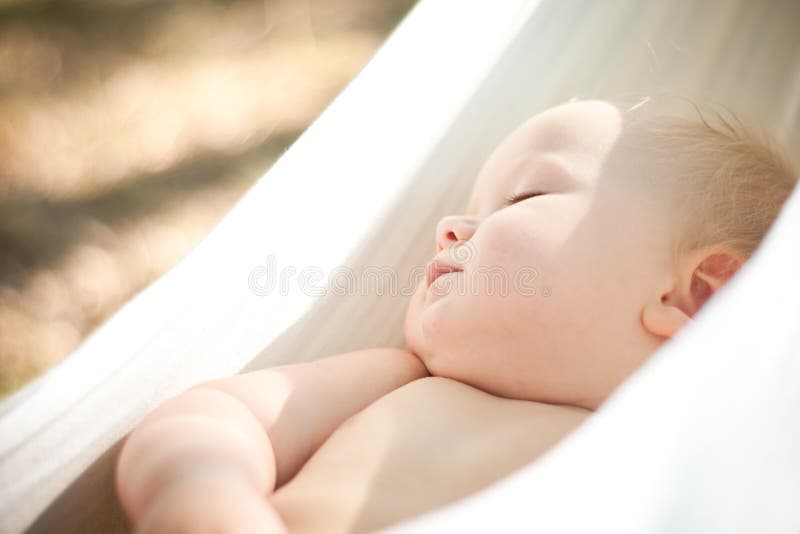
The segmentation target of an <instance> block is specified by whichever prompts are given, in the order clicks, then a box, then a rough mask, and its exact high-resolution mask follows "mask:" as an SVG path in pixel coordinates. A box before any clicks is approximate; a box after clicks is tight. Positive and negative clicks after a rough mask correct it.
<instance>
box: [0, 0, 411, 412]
mask: <svg viewBox="0 0 800 534" xmlns="http://www.w3.org/2000/svg"><path fill="white" fill-rule="evenodd" d="M413 3H414V1H413V0H374V1H369V2H365V1H363V0H360V1H359V0H316V1H314V0H266V1H265V0H258V1H251V0H224V1H223V0H215V1H211V0H184V1H180V0H176V1H154V0H82V1H81V0H60V1H58V0H49V1H35V0H28V1H22V0H18V1H13V0H0V397H2V396H5V395H8V394H9V393H10V392H12V391H14V390H15V389H17V388H19V387H20V386H21V385H23V384H24V383H26V382H27V381H29V380H30V379H31V378H33V377H35V376H36V375H38V374H40V373H41V372H43V371H44V370H46V369H48V368H49V367H51V366H52V365H54V364H55V363H57V362H59V361H60V360H62V359H63V358H64V357H65V356H67V355H68V354H69V353H70V352H71V351H72V350H73V349H75V347H76V346H77V345H78V344H79V343H80V342H81V341H82V340H83V339H84V338H85V337H86V336H87V335H88V334H89V333H91V332H92V330H93V329H95V328H97V326H98V325H100V324H101V323H102V322H103V321H104V320H105V319H106V318H107V317H108V316H109V315H110V314H111V313H113V312H114V311H115V310H117V309H118V308H119V307H120V306H121V305H122V304H123V303H124V302H125V301H126V300H128V299H129V298H130V297H132V296H133V295H134V294H135V293H136V292H138V291H140V290H141V289H142V288H144V287H145V286H147V285H148V284H149V283H150V282H152V281H153V280H154V279H155V278H156V277H158V276H159V275H160V274H162V273H164V272H165V271H166V270H168V269H169V268H170V267H171V266H172V265H174V264H175V263H176V262H177V261H178V260H179V259H180V258H181V257H182V256H184V255H185V254H186V253H187V252H188V251H189V249H190V248H192V247H193V246H194V245H195V244H196V243H197V242H198V241H199V240H200V239H201V238H202V237H203V236H204V235H205V234H206V233H208V231H209V230H210V229H211V228H212V227H213V226H214V224H215V223H216V222H217V221H218V220H219V219H220V218H221V217H222V216H223V215H224V214H225V213H226V212H227V211H228V210H229V209H230V208H231V207H232V206H233V205H234V203H235V202H236V201H237V200H238V199H239V198H240V197H241V196H242V195H243V194H244V192H245V191H246V190H247V189H248V188H249V187H250V186H251V185H252V184H253V183H254V182H255V181H256V180H257V179H258V178H259V177H260V176H261V175H262V174H263V173H264V172H265V171H266V170H267V169H268V168H269V167H270V165H271V164H272V163H273V162H274V161H275V159H276V158H277V157H278V156H279V155H280V154H281V153H282V151H283V150H285V149H286V148H287V147H288V146H289V145H290V144H291V143H292V141H294V139H296V138H297V136H298V135H299V134H300V133H301V132H302V131H303V130H304V129H305V128H306V127H307V126H308V124H309V123H310V122H311V121H312V120H313V119H314V118H315V117H316V116H317V115H318V114H319V113H320V112H321V111H322V110H323V109H324V108H325V106H326V105H327V104H328V103H329V102H330V101H331V100H332V99H333V97H335V96H336V94H337V93H338V92H339V91H340V90H341V89H342V88H343V87H344V85H345V84H346V83H347V82H348V81H349V80H350V79H352V77H353V76H354V75H355V74H356V73H357V72H358V70H359V69H360V68H361V67H363V65H364V64H366V62H367V61H368V60H369V58H370V57H371V56H372V54H373V53H374V52H375V51H376V49H377V48H378V46H379V45H380V44H381V43H382V42H383V40H384V39H385V38H386V36H387V35H388V33H389V32H390V31H391V30H392V29H393V28H394V27H395V26H396V25H397V23H398V22H399V21H400V19H401V18H402V17H403V16H404V15H405V14H406V13H407V12H408V10H409V9H410V8H411V6H412V5H413Z"/></svg>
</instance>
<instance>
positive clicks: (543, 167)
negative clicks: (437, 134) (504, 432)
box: [406, 101, 674, 408]
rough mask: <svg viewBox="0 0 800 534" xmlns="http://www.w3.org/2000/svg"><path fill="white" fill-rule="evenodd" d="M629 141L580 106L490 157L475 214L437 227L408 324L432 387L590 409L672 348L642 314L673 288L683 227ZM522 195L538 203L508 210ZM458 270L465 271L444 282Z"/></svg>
mask: <svg viewBox="0 0 800 534" xmlns="http://www.w3.org/2000/svg"><path fill="white" fill-rule="evenodd" d="M623 132H624V129H623V117H622V115H621V113H620V112H619V110H618V109H617V108H616V107H614V106H612V105H611V104H608V103H604V102H597V101H589V102H578V103H571V104H565V105H561V106H558V107H556V108H552V109H550V110H547V111H545V112H543V113H541V114H539V115H537V116H535V117H533V118H532V119H529V120H528V121H527V122H525V123H524V124H523V125H522V126H520V127H519V128H518V129H517V130H516V131H514V132H513V133H512V134H511V135H510V136H509V137H508V138H507V139H506V140H505V141H504V142H503V143H502V144H501V145H500V146H499V147H498V148H497V149H496V150H495V151H494V153H492V155H491V156H490V158H489V159H488V160H487V162H486V163H485V165H484V167H483V168H482V170H481V172H480V174H479V176H478V178H477V181H476V184H475V187H474V189H473V193H472V198H471V200H470V204H469V208H468V213H467V214H466V215H459V216H450V217H446V218H444V219H443V220H442V221H441V222H440V224H439V227H438V228H437V232H436V236H435V238H436V244H437V250H439V253H438V254H437V255H436V258H438V259H440V260H443V263H441V264H438V265H437V266H438V267H440V269H438V270H437V269H435V268H433V269H431V270H430V275H431V276H429V277H428V278H427V279H426V280H423V281H422V282H421V283H420V286H419V287H418V289H417V292H416V293H415V295H414V297H413V298H412V301H411V303H410V304H409V308H408V312H407V315H406V341H407V343H408V345H409V347H410V348H411V349H412V350H413V351H414V352H415V353H417V354H418V355H419V356H420V357H421V358H422V360H423V361H424V362H425V364H426V366H427V367H428V369H429V371H430V372H431V373H432V374H433V375H437V376H445V377H450V378H453V379H456V380H459V381H461V382H464V383H467V384H470V385H473V386H475V387H478V388H481V389H483V390H485V391H488V392H490V393H493V394H496V395H500V396H505V397H512V398H522V399H529V400H538V401H544V402H553V403H564V404H573V405H579V406H585V407H588V408H594V407H596V406H597V405H598V404H599V403H600V402H602V400H604V399H605V397H606V396H607V395H608V394H609V393H610V392H611V391H612V390H613V389H614V388H615V387H616V386H617V385H618V384H619V383H620V382H621V381H622V380H623V379H624V378H625V377H626V376H627V375H628V374H630V373H631V372H632V371H633V370H634V369H635V368H636V367H638V366H639V365H640V364H641V363H642V362H643V361H644V360H645V359H646V358H647V356H648V355H649V354H651V353H652V352H653V351H654V350H655V349H656V348H658V346H659V345H660V344H661V343H662V342H663V339H662V338H659V337H656V336H654V335H652V334H651V333H649V331H647V330H646V329H645V328H644V327H643V326H642V323H641V312H642V308H643V306H644V304H645V302H646V301H647V299H649V298H653V297H654V296H656V295H657V294H658V291H659V289H660V288H663V287H667V285H668V283H669V281H670V279H671V278H670V277H671V274H670V272H671V271H670V265H671V264H670V245H671V239H672V232H671V227H672V225H673V223H674V222H673V221H671V220H670V213H669V209H668V207H667V206H668V202H666V201H664V200H663V199H661V198H659V195H658V194H653V192H652V191H649V190H648V187H647V186H646V185H645V181H646V180H645V179H644V176H643V175H642V174H641V173H642V172H643V171H642V169H643V164H644V159H645V157H644V156H642V155H641V153H639V152H638V151H637V150H635V149H633V148H632V147H631V146H630V144H629V143H627V142H626V143H624V145H625V146H622V144H621V143H620V142H619V141H620V135H621V134H622V133H623ZM526 192H538V193H541V194H540V195H538V196H534V197H530V198H527V199H522V200H519V201H517V202H515V203H512V204H511V205H506V201H507V198H508V197H509V196H510V195H515V194H519V193H526ZM518 198H521V197H518ZM448 264H449V266H450V267H454V268H457V269H461V271H460V272H454V273H451V274H447V275H444V276H440V277H438V278H435V277H436V275H437V274H438V272H441V271H444V270H447V269H448ZM431 278H435V280H434V282H433V284H432V285H429V282H430V279H431ZM504 284H505V287H506V290H505V292H504V291H503V285H504Z"/></svg>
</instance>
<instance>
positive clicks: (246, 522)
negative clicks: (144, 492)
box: [135, 474, 288, 534]
mask: <svg viewBox="0 0 800 534" xmlns="http://www.w3.org/2000/svg"><path fill="white" fill-rule="evenodd" d="M204 533H224V534H286V533H288V529H287V528H286V526H285V525H284V524H283V521H282V520H281V518H280V516H279V515H278V513H277V512H276V511H275V509H274V508H273V507H272V505H271V504H270V503H269V501H268V500H267V498H266V497H265V496H263V495H260V494H259V493H258V492H256V491H255V490H254V489H253V487H252V486H250V485H249V484H247V483H246V482H245V481H243V480H241V479H239V478H236V477H223V476H220V475H211V474H199V475H197V476H187V477H185V478H181V479H180V480H177V481H175V482H173V483H172V484H170V485H169V486H168V487H166V488H163V490H162V491H161V492H159V493H158V495H157V496H156V499H155V501H154V502H153V503H152V504H151V505H150V506H149V507H148V511H147V512H146V513H145V515H144V517H143V518H142V520H141V521H140V522H139V524H138V525H136V530H135V534H204Z"/></svg>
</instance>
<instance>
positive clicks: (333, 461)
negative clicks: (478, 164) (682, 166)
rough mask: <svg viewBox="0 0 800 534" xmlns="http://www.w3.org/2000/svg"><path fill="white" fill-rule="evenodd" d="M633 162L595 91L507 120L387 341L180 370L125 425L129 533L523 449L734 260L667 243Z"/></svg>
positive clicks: (329, 513) (398, 496) (121, 476)
mask: <svg viewBox="0 0 800 534" xmlns="http://www.w3.org/2000/svg"><path fill="white" fill-rule="evenodd" d="M647 161H648V158H647V151H646V150H645V149H644V148H643V147H642V146H640V143H639V137H638V136H637V135H636V132H635V130H633V129H631V128H626V124H625V114H624V113H623V112H622V111H621V110H620V109H619V108H617V107H616V106H614V105H612V104H610V103H606V102H602V101H581V102H573V103H568V104H563V105H561V106H558V107H555V108H552V109H549V110H547V111H545V112H543V113H541V114H539V115H536V116H535V117H533V118H531V119H529V120H528V121H527V122H525V123H524V124H522V125H521V126H520V127H519V128H518V129H517V130H515V131H514V132H513V133H512V134H511V135H510V136H509V137H508V138H507V139H506V140H505V141H503V143H502V144H501V145H500V146H499V147H498V148H497V149H496V150H495V151H494V152H493V153H492V155H491V157H490V158H489V159H488V160H487V162H486V164H485V165H484V166H483V168H482V170H481V172H480V174H479V175H478V178H477V180H476V183H475V186H474V189H473V193H472V197H471V200H470V202H469V206H468V208H467V213H466V214H465V215H458V216H449V217H445V218H444V219H442V220H441V221H440V222H439V224H438V227H437V229H436V233H435V244H436V250H437V253H436V256H435V257H434V258H433V260H432V261H431V262H430V263H429V265H428V270H427V275H426V277H425V279H424V280H422V281H421V282H420V284H419V287H418V288H417V291H416V293H415V294H414V296H413V297H412V299H411V302H410V304H409V307H408V310H407V314H406V322H405V336H406V348H405V349H393V348H376V349H368V350H362V351H356V352H350V353H346V354H339V355H335V356H331V357H328V358H323V359H320V360H317V361H314V362H309V363H303V364H295V365H286V366H281V367H275V368H270V369H263V370H259V371H254V372H250V373H246V374H242V375H238V376H234V377H231V378H227V379H221V380H214V381H210V382H206V383H202V384H200V385H198V386H195V387H193V388H191V389H190V390H188V391H187V392H185V393H183V394H181V395H179V396H177V397H174V398H172V399H170V400H168V401H167V402H165V403H164V404H162V405H161V406H160V407H159V408H157V409H156V410H154V411H153V412H151V413H150V414H149V415H148V416H147V417H146V418H145V419H144V420H143V421H142V422H141V423H140V424H139V426H138V427H137V428H136V429H135V430H134V432H133V433H132V434H131V436H130V437H129V438H128V440H127V441H126V443H125V445H124V447H123V450H122V452H121V455H120V459H119V462H118V465H117V492H118V495H119V497H120V502H121V504H122V506H123V508H124V509H125V511H126V513H127V514H128V516H129V517H130V518H131V519H132V521H133V523H134V524H135V526H136V529H137V532H139V533H151V532H187V533H189V532H191V533H203V532H230V533H240V532H241V533H248V534H250V533H276V532H314V533H326V532H366V531H372V530H375V529H378V528H381V527H384V526H387V525H390V524H392V523H395V522H397V521H400V520H402V519H405V518H408V517H412V516H415V515H418V514H420V513H423V512H425V511H428V510H431V509H433V508H436V507H438V506H441V505H444V504H446V503H449V502H453V501H454V500H457V499H459V498H461V497H463V496H465V495H468V494H469V493H472V492H474V491H477V490H479V489H481V488H484V487H486V486H488V485H489V484H491V483H493V482H495V481H497V480H498V479H500V478H501V477H503V476H505V475H507V474H509V473H511V472H512V471H514V470H516V469H518V468H519V467H522V466H523V465H525V464H527V463H529V462H531V461H533V460H535V459H536V458H537V457H539V456H540V455H541V454H542V453H543V452H545V451H546V450H547V449H549V448H550V447H552V446H553V445H554V444H556V443H557V442H558V441H559V440H560V439H561V438H562V437H564V436H565V435H566V434H568V433H569V432H570V431H571V430H573V429H574V428H576V427H577V426H578V425H580V424H581V422H582V421H583V420H584V419H585V418H586V417H587V416H589V415H590V414H591V413H592V411H593V410H595V409H596V408H597V407H598V406H599V405H600V404H601V403H602V402H603V401H604V400H605V399H606V398H607V397H608V395H609V394H610V393H611V392H612V391H613V390H614V389H615V388H616V387H617V386H618V385H619V384H620V383H621V382H622V381H623V380H624V379H625V378H626V377H627V376H629V375H630V374H631V373H632V372H633V371H634V370H635V369H637V368H638V367H639V366H640V365H641V364H642V363H643V362H644V361H645V360H646V359H647V358H648V356H650V355H651V354H652V353H653V352H654V351H655V350H656V349H657V348H658V347H659V346H660V345H661V344H662V343H664V341H665V340H667V339H669V338H670V337H671V336H672V335H674V334H675V332H677V331H678V330H679V329H680V328H681V327H683V326H684V325H685V324H686V323H687V322H689V321H690V320H691V317H692V316H693V315H694V314H695V312H696V311H697V310H698V309H699V308H700V307H701V306H702V305H703V304H704V303H705V302H706V301H707V300H708V299H709V298H710V297H711V296H713V294H714V293H715V292H716V291H717V290H718V289H719V287H721V286H722V285H723V284H724V283H725V282H726V281H727V280H728V279H729V278H730V277H731V276H732V275H733V273H734V272H735V270H736V268H738V266H739V265H741V262H742V261H743V259H742V258H741V257H740V256H738V255H737V254H736V253H735V252H733V251H731V250H728V249H725V248H720V247H706V248H703V249H698V250H695V251H693V252H691V253H687V254H685V255H683V256H682V257H681V258H679V261H678V262H675V261H673V258H672V256H671V251H672V250H673V248H672V245H673V240H674V238H675V236H674V233H675V232H674V228H675V226H676V224H675V223H676V221H675V206H676V202H675V201H676V199H677V197H678V193H677V192H673V191H669V190H668V189H666V188H664V187H660V186H657V185H655V184H657V183H668V180H666V179H665V180H659V179H658V174H659V173H667V172H669V170H668V169H648V174H647V179H643V178H642V169H645V168H647ZM487 269H488V272H489V273H495V274H494V275H491V274H490V275H489V276H487V275H486V273H487ZM481 273H483V274H481ZM503 280H504V281H505V286H504V285H503ZM503 287H505V288H506V289H505V290H503V289H502V288H503ZM532 513H533V512H532Z"/></svg>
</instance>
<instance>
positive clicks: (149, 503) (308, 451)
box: [117, 348, 428, 524]
mask: <svg viewBox="0 0 800 534" xmlns="http://www.w3.org/2000/svg"><path fill="white" fill-rule="evenodd" d="M427 374H428V373H427V370H426V369H425V366H424V365H423V364H422V363H421V362H420V361H419V359H418V358H417V357H416V356H414V355H413V354H412V353H410V352H407V351H404V350H399V349H389V348H379V349H367V350H361V351H355V352H349V353H345V354H340V355H336V356H331V357H328V358H323V359H320V360H316V361H313V362H308V363H303V364H294V365H286V366H281V367H275V368H270V369H263V370H259V371H253V372H250V373H246V374H243V375H237V376H233V377H231V378H226V379H221V380H213V381H210V382H205V383H202V384H199V385H197V386H194V387H192V388H191V389H189V390H187V391H186V392H184V393H182V394H181V395H178V396H177V397H173V398H172V399H169V400H167V401H166V402H165V403H164V404H162V405H161V406H159V407H158V408H157V409H155V410H154V411H153V412H151V413H150V414H148V415H147V416H146V417H145V418H144V419H143V420H142V422H141V423H140V424H139V426H138V427H137V428H136V429H135V430H134V431H133V433H132V434H131V435H130V437H129V438H128V439H127V441H126V442H125V444H124V446H123V449H122V452H121V454H120V458H119V462H118V464H117V492H118V494H119V497H120V502H121V504H122V506H123V508H124V509H125V511H126V513H127V514H128V515H129V517H131V519H132V520H133V522H134V523H135V524H138V523H140V522H141V521H142V520H143V519H145V518H146V516H147V515H148V513H149V511H150V510H151V509H153V508H160V509H162V511H163V508H165V506H166V505H165V504H164V503H165V502H171V504H170V505H169V506H170V508H171V509H172V510H173V514H180V513H184V512H180V511H179V509H180V508H181V507H183V508H186V506H187V505H186V503H187V502H188V501H190V500H192V499H194V498H198V499H199V496H196V495H193V494H192V491H194V490H193V489H192V486H195V487H196V488H199V487H201V486H203V487H204V489H203V493H204V495H203V496H202V502H204V503H207V504H206V505H205V506H210V507H213V506H215V505H217V504H216V501H217V500H216V499H214V498H213V496H210V495H208V492H218V493H219V494H220V498H219V502H220V503H221V502H225V499H226V496H227V497H229V496H230V495H232V494H233V493H235V492H237V491H243V492H250V493H252V495H254V496H255V495H257V496H258V497H259V499H252V500H253V501H254V502H262V504H263V505H264V507H265V510H255V511H253V514H254V516H253V517H255V516H258V515H259V514H261V515H262V516H263V517H264V518H266V517H268V516H269V515H270V513H273V512H272V511H271V510H269V509H267V508H268V502H267V500H266V495H267V494H268V493H270V492H271V491H273V490H274V489H275V488H276V487H278V486H280V485H281V484H283V483H285V482H286V481H288V480H289V479H291V478H292V476H294V474H295V473H296V472H297V471H298V470H299V469H300V467H302V466H303V464H304V463H305V462H306V460H308V458H309V457H310V456H311V455H312V454H313V453H314V451H316V449H317V448H318V447H319V446H320V445H321V444H322V443H323V442H324V441H325V439H326V438H327V437H328V436H329V435H330V434H331V433H332V432H333V431H334V430H335V429H336V428H337V427H338V426H339V425H340V424H341V423H342V422H343V421H344V420H346V419H347V418H348V417H350V416H351V415H353V414H355V413H357V412H359V411H360V410H362V409H363V408H365V407H366V406H368V405H369V404H370V403H372V402H373V401H375V400H377V399H378V398H380V397H382V396H383V395H385V394H386V393H388V392H390V391H392V390H394V389H396V388H398V387H400V386H402V385H404V384H406V383H408V382H410V381H412V380H415V379H417V378H422V377H424V376H427ZM181 481H183V483H181ZM194 493H195V494H196V493H197V491H195V492H194ZM242 500H243V499H238V500H237V502H240V501H242ZM244 500H245V501H246V499H244ZM159 501H161V502H159ZM198 502H201V501H199V500H198ZM205 511H206V512H208V510H205ZM222 512H224V510H222ZM262 512H263V514H262ZM160 513H161V512H160ZM186 513H188V512H186ZM208 513H209V514H211V512H208ZM201 515H202V514H201ZM240 515H242V513H241V511H240ZM244 515H246V513H245V514H244ZM186 521H187V524H188V523H189V522H193V521H192V518H190V517H187V518H186Z"/></svg>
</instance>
